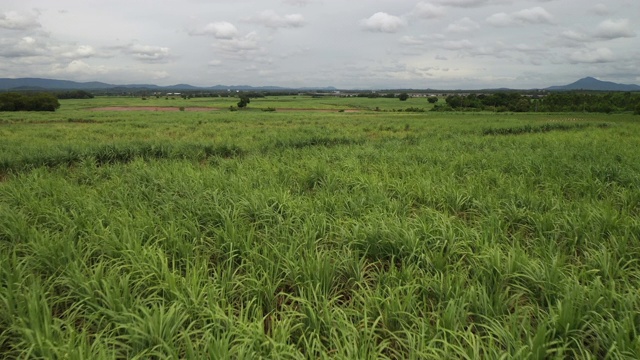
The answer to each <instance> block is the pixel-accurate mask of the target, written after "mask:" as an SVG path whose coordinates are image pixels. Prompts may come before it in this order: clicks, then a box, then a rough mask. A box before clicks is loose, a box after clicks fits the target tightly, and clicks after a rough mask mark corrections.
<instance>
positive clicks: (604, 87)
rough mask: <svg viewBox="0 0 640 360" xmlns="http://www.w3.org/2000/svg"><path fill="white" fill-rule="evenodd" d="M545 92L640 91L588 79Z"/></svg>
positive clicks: (639, 87)
mask: <svg viewBox="0 0 640 360" xmlns="http://www.w3.org/2000/svg"><path fill="white" fill-rule="evenodd" d="M545 90H550V91H570V90H590V91H640V86H638V85H633V84H631V85H627V84H618V83H614V82H611V81H601V80H598V79H596V78H592V77H586V78H583V79H580V80H578V81H576V82H574V83H571V84H569V85H563V86H551V87H548V88H546V89H545Z"/></svg>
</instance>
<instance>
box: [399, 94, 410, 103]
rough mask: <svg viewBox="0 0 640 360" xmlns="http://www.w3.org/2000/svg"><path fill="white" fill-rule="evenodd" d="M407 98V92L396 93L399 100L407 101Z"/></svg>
mask: <svg viewBox="0 0 640 360" xmlns="http://www.w3.org/2000/svg"><path fill="white" fill-rule="evenodd" d="M408 98H409V94H407V93H401V94H400V95H398V99H400V101H407V99H408Z"/></svg>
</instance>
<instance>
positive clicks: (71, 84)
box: [0, 78, 114, 90]
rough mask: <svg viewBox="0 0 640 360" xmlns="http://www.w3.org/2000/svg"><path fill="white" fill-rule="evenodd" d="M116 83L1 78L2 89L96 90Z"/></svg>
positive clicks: (0, 85) (0, 86) (0, 87)
mask: <svg viewBox="0 0 640 360" xmlns="http://www.w3.org/2000/svg"><path fill="white" fill-rule="evenodd" d="M113 86H114V85H110V84H106V83H101V82H97V81H93V82H85V83H79V82H75V81H68V80H52V79H40V78H19V79H0V90H9V89H16V88H17V89H29V88H31V89H50V90H94V89H106V88H110V87H113Z"/></svg>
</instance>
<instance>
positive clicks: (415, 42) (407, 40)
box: [399, 36, 425, 46]
mask: <svg viewBox="0 0 640 360" xmlns="http://www.w3.org/2000/svg"><path fill="white" fill-rule="evenodd" d="M399 42H400V44H402V45H407V46H420V45H424V44H425V42H424V40H423V39H421V38H417V37H415V36H403V37H401V38H400V40H399Z"/></svg>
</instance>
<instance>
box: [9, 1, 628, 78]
mask: <svg viewBox="0 0 640 360" xmlns="http://www.w3.org/2000/svg"><path fill="white" fill-rule="evenodd" d="M639 15H640V0H606V1H604V0H602V2H601V3H598V2H597V1H587V0H427V1H417V0H351V1H346V0H260V1H257V0H174V1H165V0H153V1H151V0H126V1H125V0H83V1H80V0H77V1H70V0H55V1H53V0H2V2H1V3H0V77H48V78H57V79H66V80H75V81H93V80H96V81H104V82H109V83H115V84H130V83H154V84H159V85H172V84H178V83H189V84H192V85H201V86H206V85H217V84H224V85H240V84H247V85H255V86H261V85H277V86H292V87H298V86H335V87H338V88H345V89H347V88H349V89H351V88H366V89H369V88H438V89H457V88H464V89H475V88H486V87H503V86H504V87H512V88H534V87H547V86H550V85H562V84H567V83H570V82H573V81H576V80H578V79H579V78H582V77H585V76H594V77H596V78H598V79H601V80H609V81H615V82H621V83H640V37H639V35H640V16H639Z"/></svg>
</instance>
